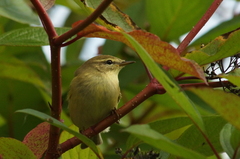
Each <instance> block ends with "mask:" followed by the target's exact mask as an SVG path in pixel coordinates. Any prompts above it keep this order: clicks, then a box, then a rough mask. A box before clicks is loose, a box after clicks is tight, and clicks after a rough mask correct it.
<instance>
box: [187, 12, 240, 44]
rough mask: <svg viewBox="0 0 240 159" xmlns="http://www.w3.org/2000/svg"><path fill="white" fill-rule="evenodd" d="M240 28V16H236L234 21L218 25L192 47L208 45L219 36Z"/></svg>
mask: <svg viewBox="0 0 240 159" xmlns="http://www.w3.org/2000/svg"><path fill="white" fill-rule="evenodd" d="M239 26H240V16H234V17H233V18H232V19H230V20H228V21H224V22H223V23H221V24H219V25H217V26H216V27H215V28H213V29H211V30H209V31H208V32H207V33H206V34H204V35H203V36H201V37H200V38H198V39H197V40H196V41H194V42H193V43H192V44H191V45H197V44H198V45H200V44H207V43H209V41H210V40H212V39H215V38H216V37H218V36H219V35H222V34H225V33H227V32H230V31H232V30H235V29H236V28H238V27H239Z"/></svg>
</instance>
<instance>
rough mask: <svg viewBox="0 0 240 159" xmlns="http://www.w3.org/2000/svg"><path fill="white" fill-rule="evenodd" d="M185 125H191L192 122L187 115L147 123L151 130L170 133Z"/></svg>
mask: <svg viewBox="0 0 240 159" xmlns="http://www.w3.org/2000/svg"><path fill="white" fill-rule="evenodd" d="M187 125H192V122H191V120H190V119H189V118H188V117H176V118H170V119H164V120H158V121H155V122H152V123H149V126H150V127H151V128H152V129H153V130H155V131H157V132H159V133H161V134H167V133H170V132H172V131H174V130H177V129H180V128H182V127H184V126H187Z"/></svg>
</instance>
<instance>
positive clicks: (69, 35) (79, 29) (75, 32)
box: [54, 0, 113, 45]
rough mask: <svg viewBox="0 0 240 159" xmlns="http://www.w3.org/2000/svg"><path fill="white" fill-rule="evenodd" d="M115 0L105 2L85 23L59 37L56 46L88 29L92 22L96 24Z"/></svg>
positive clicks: (105, 0)
mask: <svg viewBox="0 0 240 159" xmlns="http://www.w3.org/2000/svg"><path fill="white" fill-rule="evenodd" d="M112 1H113V0H104V1H103V2H102V3H101V4H100V5H99V6H98V7H97V8H96V9H95V11H94V12H93V13H92V14H91V15H89V16H88V17H87V18H86V19H85V20H84V21H82V22H81V23H79V24H78V25H77V26H75V27H74V28H72V29H71V30H69V31H68V32H66V33H64V34H62V35H61V36H59V37H57V38H56V39H55V41H54V43H55V44H56V45H61V44H62V43H63V42H65V41H66V40H67V39H69V38H71V37H72V36H74V35H76V34H77V33H78V32H79V31H81V30H83V29H84V28H86V27H87V26H88V25H90V24H91V23H92V22H94V21H95V20H96V19H97V18H98V17H99V16H100V15H101V14H102V13H103V11H104V10H105V9H106V8H107V7H108V6H109V5H110V4H111V2H112Z"/></svg>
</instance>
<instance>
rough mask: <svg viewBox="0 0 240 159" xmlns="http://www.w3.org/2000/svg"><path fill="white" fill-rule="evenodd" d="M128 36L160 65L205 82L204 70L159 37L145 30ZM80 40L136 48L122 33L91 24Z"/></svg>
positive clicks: (80, 34)
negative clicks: (100, 41)
mask: <svg viewBox="0 0 240 159" xmlns="http://www.w3.org/2000/svg"><path fill="white" fill-rule="evenodd" d="M79 23H81V21H78V22H76V23H74V24H73V27H74V26H76V25H77V24H79ZM127 34H129V35H131V36H132V37H134V39H135V40H137V41H138V42H139V43H140V44H141V45H142V46H143V48H144V49H145V50H146V51H147V52H148V53H149V54H150V55H151V57H152V58H153V59H154V60H155V61H156V62H157V63H159V64H162V65H164V66H167V67H169V68H173V69H176V70H179V71H182V72H185V73H188V74H191V75H193V76H196V77H199V78H201V79H202V80H204V81H205V76H204V73H203V70H202V68H201V67H200V66H199V65H198V64H197V63H195V62H194V61H191V60H189V59H186V58H183V57H181V56H180V55H179V54H178V51H177V49H175V48H174V47H173V46H172V45H170V44H169V43H167V42H164V41H161V40H160V39H159V37H158V36H156V35H154V34H151V33H149V32H146V31H143V30H134V31H131V32H128V33H127ZM77 36H78V37H79V38H81V37H99V38H105V39H110V40H115V41H120V42H123V43H125V44H126V45H128V46H129V47H131V48H132V49H133V50H135V49H134V47H133V46H132V45H131V44H130V43H129V42H128V40H127V39H126V38H125V37H124V36H123V35H122V34H121V33H120V32H116V31H111V30H108V29H106V28H105V27H103V26H100V25H96V24H91V25H89V26H88V27H87V28H85V29H84V30H82V31H81V32H79V33H78V35H77Z"/></svg>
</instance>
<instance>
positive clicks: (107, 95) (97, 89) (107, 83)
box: [67, 55, 134, 149]
mask: <svg viewBox="0 0 240 159" xmlns="http://www.w3.org/2000/svg"><path fill="white" fill-rule="evenodd" d="M131 63H134V61H125V60H122V59H120V58H117V57H114V56H111V55H98V56H95V57H93V58H91V59H89V60H87V61H86V62H85V63H83V64H82V65H81V66H80V67H79V68H78V69H77V70H76V72H75V76H74V78H73V80H72V81H71V83H70V89H69V92H68V97H67V98H68V108H69V115H70V118H71V120H72V122H73V124H74V125H76V126H77V127H78V128H79V132H80V133H81V132H82V131H84V130H86V129H87V128H89V127H91V126H93V125H95V124H97V123H98V122H100V121H101V120H103V119H104V118H106V117H107V116H109V115H110V114H111V112H112V111H113V110H116V109H117V106H118V103H119V101H120V99H121V93H120V87H119V79H118V74H119V72H120V70H121V69H122V68H123V67H124V66H126V65H128V64H131ZM106 131H107V130H106ZM90 139H91V140H92V141H93V142H94V143H95V144H96V145H100V144H101V143H102V142H103V141H102V138H101V134H100V133H99V134H97V135H96V136H94V137H92V138H90ZM87 147H88V146H87V145H85V144H84V143H82V144H81V148H82V149H84V148H87Z"/></svg>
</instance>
